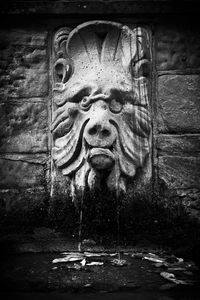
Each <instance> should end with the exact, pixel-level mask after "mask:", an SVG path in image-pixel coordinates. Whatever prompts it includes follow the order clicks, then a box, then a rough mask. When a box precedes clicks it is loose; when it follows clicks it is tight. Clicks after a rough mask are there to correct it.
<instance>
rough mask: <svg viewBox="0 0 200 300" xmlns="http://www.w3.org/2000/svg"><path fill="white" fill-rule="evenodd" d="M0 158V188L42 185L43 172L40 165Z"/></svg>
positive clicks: (42, 167)
mask: <svg viewBox="0 0 200 300" xmlns="http://www.w3.org/2000/svg"><path fill="white" fill-rule="evenodd" d="M13 159H15V160H12V159H11V158H9V159H6V158H0V188H4V189H8V188H19V187H33V186H37V185H42V182H43V181H44V177H45V172H44V166H43V165H41V164H39V163H38V164H34V163H28V162H26V161H22V158H19V159H21V160H16V159H17V158H16V157H13Z"/></svg>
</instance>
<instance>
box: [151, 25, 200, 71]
mask: <svg viewBox="0 0 200 300" xmlns="http://www.w3.org/2000/svg"><path fill="white" fill-rule="evenodd" d="M155 45H156V67H157V70H160V71H164V70H184V69H185V68H200V31H199V28H197V27H194V26H193V27H190V28H189V27H188V26H187V28H186V27H185V28H184V26H181V27H178V26H174V27H172V26H171V27H169V26H167V27H166V26H165V27H164V26H163V27H159V28H158V29H157V30H156V33H155Z"/></svg>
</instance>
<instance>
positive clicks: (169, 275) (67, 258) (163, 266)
mask: <svg viewBox="0 0 200 300" xmlns="http://www.w3.org/2000/svg"><path fill="white" fill-rule="evenodd" d="M62 255H64V256H63V257H60V258H56V259H54V260H53V261H52V263H53V264H55V263H65V264H66V268H68V269H71V270H78V271H82V270H84V269H85V268H87V267H90V266H104V263H105V262H106V264H111V265H112V266H116V267H122V266H125V265H131V264H132V263H133V262H132V261H131V260H133V259H141V260H147V261H149V262H151V263H152V265H153V266H154V267H155V268H156V269H155V273H158V274H160V276H161V277H163V278H164V279H166V280H168V281H170V282H171V283H168V284H164V285H163V289H165V288H166V289H168V288H171V287H173V286H176V285H178V284H182V285H192V284H194V281H192V276H193V275H194V272H196V271H197V270H198V268H197V267H196V265H195V264H194V263H193V262H192V261H189V262H187V261H184V259H183V258H180V257H176V256H175V255H170V254H167V253H164V252H162V253H161V255H159V254H158V252H156V253H152V252H147V251H146V252H145V251H144V252H134V251H129V252H124V253H123V251H120V252H113V253H108V252H89V251H85V252H63V253H62ZM115 256H118V258H113V257H115ZM124 257H126V258H127V259H122V258H124ZM52 270H56V268H52Z"/></svg>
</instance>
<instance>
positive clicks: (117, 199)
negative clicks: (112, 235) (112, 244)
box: [115, 153, 121, 261]
mask: <svg viewBox="0 0 200 300" xmlns="http://www.w3.org/2000/svg"><path fill="white" fill-rule="evenodd" d="M119 178H120V169H119V158H118V155H117V153H116V161H115V191H116V193H115V194H116V204H117V208H116V214H117V253H118V259H119V261H120V260H121V254H120V205H119V195H120V190H119Z"/></svg>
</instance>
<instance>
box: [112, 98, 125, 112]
mask: <svg viewBox="0 0 200 300" xmlns="http://www.w3.org/2000/svg"><path fill="white" fill-rule="evenodd" d="M110 110H111V112H112V113H114V114H117V113H120V111H121V110H122V103H120V102H119V101H117V100H116V99H112V100H111V101H110Z"/></svg>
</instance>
